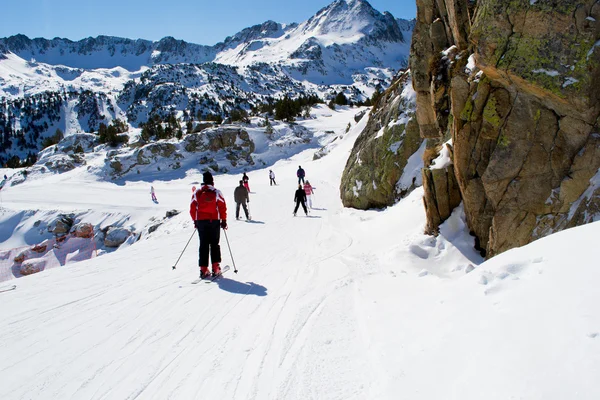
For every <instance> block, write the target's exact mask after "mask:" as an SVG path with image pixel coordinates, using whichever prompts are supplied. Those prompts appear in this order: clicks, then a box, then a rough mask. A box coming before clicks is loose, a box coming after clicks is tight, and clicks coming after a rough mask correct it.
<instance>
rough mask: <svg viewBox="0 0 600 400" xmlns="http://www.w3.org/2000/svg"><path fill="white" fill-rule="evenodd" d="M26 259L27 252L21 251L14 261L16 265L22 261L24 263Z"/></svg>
mask: <svg viewBox="0 0 600 400" xmlns="http://www.w3.org/2000/svg"><path fill="white" fill-rule="evenodd" d="M26 258H27V251H23V252H21V253H19V254H18V255H17V256H16V257H15V258H14V261H15V262H16V263H22V262H23V261H25V259H26Z"/></svg>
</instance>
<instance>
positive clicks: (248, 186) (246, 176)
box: [242, 172, 250, 193]
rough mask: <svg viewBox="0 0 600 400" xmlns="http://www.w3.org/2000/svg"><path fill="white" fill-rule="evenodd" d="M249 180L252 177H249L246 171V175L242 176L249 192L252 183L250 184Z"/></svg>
mask: <svg viewBox="0 0 600 400" xmlns="http://www.w3.org/2000/svg"><path fill="white" fill-rule="evenodd" d="M249 180H250V178H248V175H246V173H245V172H244V176H242V181H244V187H245V188H246V190H247V191H248V193H250V185H249V184H248V181H249Z"/></svg>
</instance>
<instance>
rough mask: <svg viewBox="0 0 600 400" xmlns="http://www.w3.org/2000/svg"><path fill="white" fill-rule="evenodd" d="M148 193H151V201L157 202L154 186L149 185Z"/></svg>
mask: <svg viewBox="0 0 600 400" xmlns="http://www.w3.org/2000/svg"><path fill="white" fill-rule="evenodd" d="M150 194H151V195H152V201H153V202H155V203H157V202H158V200H157V199H156V194H155V193H154V186H150Z"/></svg>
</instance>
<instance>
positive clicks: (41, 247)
mask: <svg viewBox="0 0 600 400" xmlns="http://www.w3.org/2000/svg"><path fill="white" fill-rule="evenodd" d="M47 247H48V246H47V245H45V244H43V243H40V244H36V245H35V246H33V247H32V248H31V251H33V252H34V253H43V252H45V251H46V248H47Z"/></svg>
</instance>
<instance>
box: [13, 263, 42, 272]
mask: <svg viewBox="0 0 600 400" xmlns="http://www.w3.org/2000/svg"><path fill="white" fill-rule="evenodd" d="M43 270H44V263H43V262H33V261H32V262H26V263H23V264H21V267H20V268H19V272H21V275H31V274H35V273H38V272H40V271H43Z"/></svg>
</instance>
